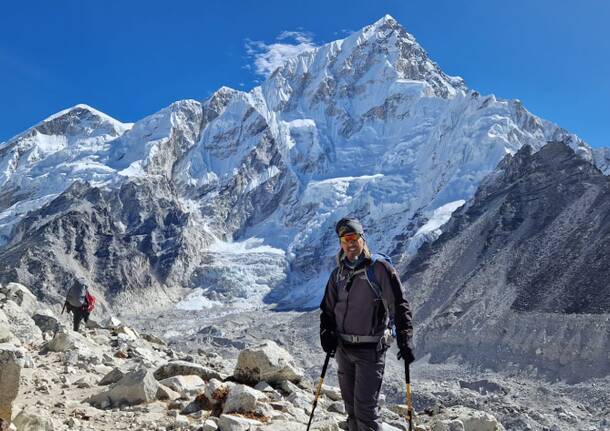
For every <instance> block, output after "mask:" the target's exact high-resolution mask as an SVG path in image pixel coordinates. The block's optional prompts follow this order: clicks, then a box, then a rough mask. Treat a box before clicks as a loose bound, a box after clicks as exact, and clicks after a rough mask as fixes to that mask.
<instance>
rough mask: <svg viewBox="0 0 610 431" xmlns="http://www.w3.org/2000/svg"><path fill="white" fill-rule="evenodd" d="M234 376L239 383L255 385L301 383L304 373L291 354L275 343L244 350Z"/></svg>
mask: <svg viewBox="0 0 610 431" xmlns="http://www.w3.org/2000/svg"><path fill="white" fill-rule="evenodd" d="M233 376H234V377H235V379H236V380H237V381H239V382H242V383H246V384H251V385H254V384H256V383H258V382H260V381H266V382H268V383H279V382H282V381H291V382H299V381H300V380H301V379H302V378H303V371H302V370H300V369H299V368H297V366H296V365H295V363H294V359H293V358H292V356H290V354H289V353H288V352H287V351H286V350H284V349H282V348H281V347H279V346H278V345H277V344H276V343H275V342H273V341H270V340H268V341H266V342H265V343H263V344H261V345H259V346H256V347H252V348H249V349H246V350H242V351H241V352H240V353H239V357H238V359H237V365H236V366H235V371H234V372H233Z"/></svg>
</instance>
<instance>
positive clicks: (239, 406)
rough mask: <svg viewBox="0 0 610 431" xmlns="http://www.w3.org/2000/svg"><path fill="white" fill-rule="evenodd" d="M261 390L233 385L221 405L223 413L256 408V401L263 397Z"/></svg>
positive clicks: (248, 410) (252, 410)
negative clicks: (222, 405)
mask: <svg viewBox="0 0 610 431" xmlns="http://www.w3.org/2000/svg"><path fill="white" fill-rule="evenodd" d="M265 398H266V397H265V394H263V393H262V392H261V391H257V390H256V389H253V388H251V387H250V386H246V385H235V386H234V387H232V388H231V390H230V391H229V395H228V396H227V399H226V401H225V405H224V407H223V410H222V411H223V413H248V412H254V411H255V410H256V403H257V402H258V401H263V400H264V399H265Z"/></svg>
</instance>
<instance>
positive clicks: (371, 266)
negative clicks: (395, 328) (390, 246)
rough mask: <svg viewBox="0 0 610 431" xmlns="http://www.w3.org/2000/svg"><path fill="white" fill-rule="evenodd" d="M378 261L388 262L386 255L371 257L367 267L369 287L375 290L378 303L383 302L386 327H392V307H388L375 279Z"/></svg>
mask: <svg viewBox="0 0 610 431" xmlns="http://www.w3.org/2000/svg"><path fill="white" fill-rule="evenodd" d="M378 260H385V261H387V259H385V256H384V255H381V254H373V255H372V256H371V263H370V264H369V265H368V266H367V267H366V280H367V281H368V282H369V286H371V289H372V290H373V293H374V294H375V297H376V298H377V301H381V304H382V305H383V311H384V313H385V315H384V320H385V323H386V326H387V327H390V326H391V325H392V322H391V316H390V307H389V306H388V303H387V301H386V300H385V298H384V296H383V292H382V290H381V285H380V284H379V282H378V281H377V277H375V270H374V267H375V262H377V261H378Z"/></svg>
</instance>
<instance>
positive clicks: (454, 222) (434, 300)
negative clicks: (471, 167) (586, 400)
mask: <svg viewBox="0 0 610 431" xmlns="http://www.w3.org/2000/svg"><path fill="white" fill-rule="evenodd" d="M609 197H610V179H609V178H608V177H606V176H604V175H603V174H602V172H600V170H598V169H597V168H596V167H595V166H593V165H592V164H590V163H588V162H586V161H585V160H583V159H582V158H581V157H578V156H577V155H576V154H575V153H574V151H573V150H572V149H571V148H570V147H569V146H567V145H566V144H565V143H562V142H557V143H550V144H548V145H546V146H544V147H542V149H540V151H538V152H535V153H534V152H533V150H532V148H531V147H529V146H525V147H523V148H521V149H520V150H519V151H518V152H517V153H516V154H515V155H514V156H510V155H509V156H506V158H505V159H504V160H503V161H502V162H501V163H500V164H499V166H498V168H497V170H495V171H494V172H493V173H491V174H490V175H489V176H488V177H486V178H485V179H484V181H483V182H482V184H481V186H480V187H479V189H478V191H477V192H476V194H475V196H474V197H473V199H472V200H470V201H469V202H467V204H466V205H464V206H463V207H462V208H460V209H458V210H457V211H456V212H455V213H454V214H453V216H452V218H451V220H450V221H449V222H448V224H447V225H445V228H444V232H443V234H442V235H441V236H440V237H439V239H438V240H437V241H436V242H434V243H432V244H429V243H428V244H426V245H424V246H423V247H422V249H421V250H420V253H419V254H418V255H417V257H416V258H415V259H414V260H412V261H411V263H410V264H409V266H408V267H407V270H406V271H405V273H404V278H405V279H406V280H407V286H408V288H409V289H410V291H411V292H413V295H414V306H415V309H416V314H415V319H416V320H417V321H418V322H419V324H418V331H417V334H416V337H417V347H418V351H419V352H420V354H425V353H431V354H432V360H442V359H445V358H447V357H449V356H452V355H462V356H463V357H465V358H468V359H470V360H474V361H476V362H480V363H483V364H484V365H485V366H488V367H492V368H496V367H505V366H508V365H509V364H510V363H517V364H519V363H520V364H529V365H533V366H534V367H537V368H538V370H539V371H541V372H543V373H548V374H550V375H552V376H554V377H558V378H562V379H567V380H580V379H585V378H588V377H591V376H600V375H605V374H607V373H608V372H609V371H610V368H609V366H608V351H609V349H610V345H609V344H608V343H609V341H608V340H610V337H609V335H610V333H609V331H610V288H609V287H608V283H607V280H608V279H609V277H610V261H609V259H608V255H607V253H606V252H605V250H607V249H608V247H609V246H610V234H609V232H610V225H609V222H608V217H607V214H608V212H609V211H610V208H609V203H610V199H609Z"/></svg>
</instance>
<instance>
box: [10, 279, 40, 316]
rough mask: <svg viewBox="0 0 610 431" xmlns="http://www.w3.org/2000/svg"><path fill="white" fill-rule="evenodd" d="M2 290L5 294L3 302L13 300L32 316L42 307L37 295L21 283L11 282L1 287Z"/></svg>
mask: <svg viewBox="0 0 610 431" xmlns="http://www.w3.org/2000/svg"><path fill="white" fill-rule="evenodd" d="M0 291H1V292H2V293H4V295H5V299H4V301H3V302H5V301H13V302H14V303H16V304H17V305H19V307H21V309H22V310H23V311H25V312H26V314H27V315H28V316H32V315H33V314H34V312H35V311H36V310H37V309H38V307H40V305H39V304H38V300H37V299H36V297H35V296H34V295H33V294H32V292H30V290H29V289H28V288H27V287H25V286H24V285H23V284H21V283H9V284H7V285H6V286H4V287H0Z"/></svg>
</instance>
